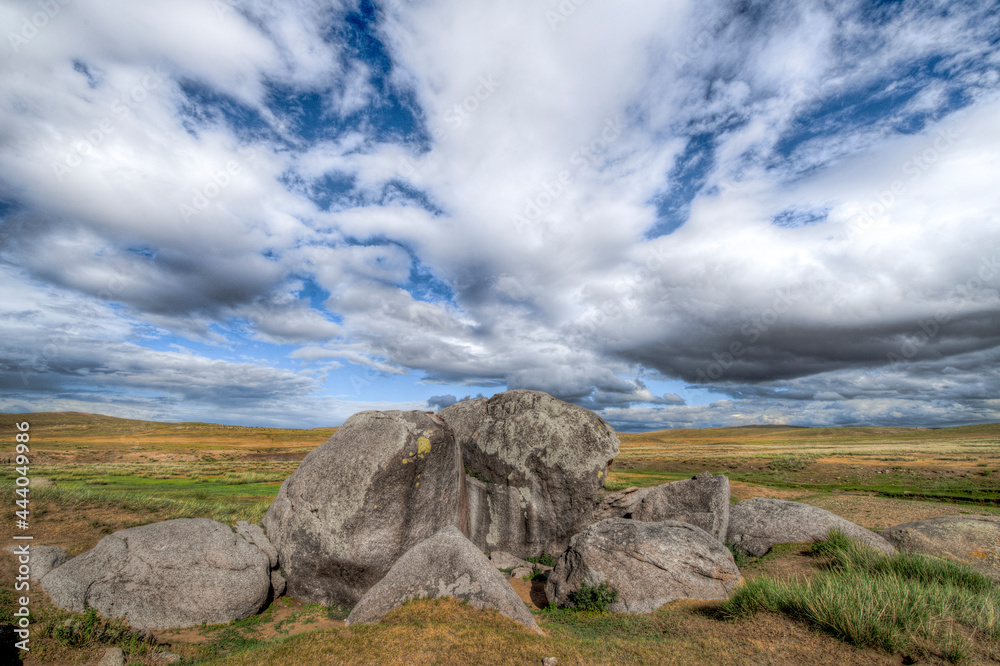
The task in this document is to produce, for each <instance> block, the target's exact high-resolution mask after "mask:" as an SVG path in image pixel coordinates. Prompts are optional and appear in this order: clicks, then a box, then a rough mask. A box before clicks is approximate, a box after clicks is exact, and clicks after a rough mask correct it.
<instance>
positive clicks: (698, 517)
mask: <svg viewBox="0 0 1000 666" xmlns="http://www.w3.org/2000/svg"><path fill="white" fill-rule="evenodd" d="M624 517H625V518H632V519H633V520H641V521H642V522H644V523H657V522H660V521H661V520H676V521H678V522H681V523H688V524H689V525H694V526H695V527H700V528H701V529H703V530H705V531H706V532H708V533H709V534H711V535H712V536H713V537H714V538H716V539H718V540H719V541H725V539H726V530H727V529H728V527H729V479H728V478H726V477H725V476H723V475H722V474H718V475H712V474H709V473H708V472H702V473H701V474H699V475H698V476H696V477H693V478H691V479H685V480H683V481H675V482H673V483H664V484H663V485H660V486H657V487H655V488H651V489H650V490H649V492H647V493H644V494H643V496H642V497H641V498H640V499H639V502H638V504H636V505H635V507H634V508H633V509H632V514H631V516H628V515H626V516H624Z"/></svg>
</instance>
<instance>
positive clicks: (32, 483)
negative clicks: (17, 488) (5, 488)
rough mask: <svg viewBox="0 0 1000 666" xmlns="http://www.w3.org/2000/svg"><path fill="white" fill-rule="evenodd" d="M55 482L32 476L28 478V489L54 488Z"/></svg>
mask: <svg viewBox="0 0 1000 666" xmlns="http://www.w3.org/2000/svg"><path fill="white" fill-rule="evenodd" d="M55 486H56V482H55V481H53V480H52V479H49V478H46V477H44V476H32V477H29V478H28V487H29V488H31V489H32V490H38V489H39V488H55Z"/></svg>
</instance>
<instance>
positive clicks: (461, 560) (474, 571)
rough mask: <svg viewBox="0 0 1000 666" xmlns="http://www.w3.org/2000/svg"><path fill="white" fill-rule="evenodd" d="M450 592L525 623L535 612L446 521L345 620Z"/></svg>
mask: <svg viewBox="0 0 1000 666" xmlns="http://www.w3.org/2000/svg"><path fill="white" fill-rule="evenodd" d="M445 596H451V597H455V598H457V599H464V600H466V601H468V602H469V603H470V604H471V605H472V606H475V607H476V608H496V609H497V610H498V611H500V613H502V614H503V615H505V616H507V617H509V618H510V619H512V620H514V621H515V622H519V623H521V624H523V625H524V626H526V627H529V628H533V629H537V625H536V623H535V618H534V616H533V615H532V614H531V612H530V611H529V610H528V607H527V606H525V605H524V602H523V601H521V599H520V597H518V596H517V593H515V592H514V589H513V588H512V587H511V586H510V585H509V584H508V583H507V580H506V579H505V578H504V576H503V574H501V573H500V572H499V571H498V570H497V569H496V567H495V566H493V564H492V563H491V562H490V561H489V560H488V559H486V556H485V555H483V553H482V552H481V551H480V550H479V549H478V548H476V547H475V546H474V545H473V544H472V542H470V541H469V540H468V539H466V538H465V536H464V535H463V534H462V533H461V532H460V531H458V529H457V528H454V527H448V528H445V529H443V530H441V531H440V532H438V533H437V534H435V535H434V536H432V537H431V538H429V539H427V540H425V541H423V542H421V543H419V544H417V545H416V546H414V547H413V548H411V549H410V550H409V551H407V552H406V554H405V555H403V557H401V558H399V560H398V561H397V562H396V563H395V564H394V565H393V567H392V569H390V570H389V573H387V574H386V576H385V578H383V579H382V580H380V581H379V582H378V584H377V585H375V586H374V587H373V588H371V589H370V590H369V591H368V592H367V593H366V594H365V596H364V597H362V599H361V601H359V602H358V604H357V605H356V606H355V607H354V609H353V610H352V611H351V614H350V615H349V616H348V617H347V624H349V625H350V624H355V623H357V622H374V621H376V620H378V619H379V618H381V617H383V616H384V615H386V614H387V613H389V612H391V611H392V610H394V609H396V608H398V607H399V606H401V605H402V604H403V602H404V601H406V600H407V599H413V598H416V597H445Z"/></svg>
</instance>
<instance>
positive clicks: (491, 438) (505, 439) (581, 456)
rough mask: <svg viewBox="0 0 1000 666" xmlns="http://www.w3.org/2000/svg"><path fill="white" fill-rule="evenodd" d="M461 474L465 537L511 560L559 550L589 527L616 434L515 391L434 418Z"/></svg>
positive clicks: (565, 407)
mask: <svg viewBox="0 0 1000 666" xmlns="http://www.w3.org/2000/svg"><path fill="white" fill-rule="evenodd" d="M439 416H440V417H441V418H442V419H444V420H445V421H447V422H448V424H449V425H450V426H451V427H452V429H453V430H454V432H455V438H456V440H457V441H458V443H459V445H460V446H461V448H462V456H463V462H464V465H465V469H466V471H467V472H468V476H467V477H466V483H467V487H468V494H469V531H468V534H469V538H470V539H471V540H472V542H473V543H475V544H476V546H478V547H479V548H480V549H483V550H488V551H492V550H505V551H509V552H511V553H513V554H514V555H517V556H518V557H534V556H538V555H541V554H542V553H543V552H550V553H555V552H559V551H561V550H563V549H564V548H565V547H566V545H567V544H568V542H569V539H570V537H572V536H573V535H574V534H576V533H577V532H579V531H580V530H582V529H583V528H584V527H586V526H587V525H589V524H590V523H591V522H593V519H594V505H595V498H596V495H597V493H598V490H599V489H601V488H602V487H603V486H604V481H605V478H606V476H607V472H608V468H609V466H610V464H611V461H612V460H614V458H615V457H616V456H617V455H618V446H619V442H618V435H617V434H615V431H614V429H613V428H612V427H611V426H610V425H608V424H607V423H606V422H605V421H604V420H603V419H601V418H600V417H599V416H597V415H596V414H594V413H593V412H591V411H589V410H586V409H583V408H582V407H577V406H575V405H571V404H569V403H566V402H563V401H561V400H557V399H556V398H553V397H552V396H550V395H548V394H547V393H542V392H540V391H526V390H514V391H506V392H504V393H498V394H497V395H495V396H493V397H492V398H490V399H488V400H487V399H486V398H477V399H475V400H467V401H464V402H460V403H456V404H454V405H452V406H450V407H447V408H446V409H443V410H442V411H441V412H439Z"/></svg>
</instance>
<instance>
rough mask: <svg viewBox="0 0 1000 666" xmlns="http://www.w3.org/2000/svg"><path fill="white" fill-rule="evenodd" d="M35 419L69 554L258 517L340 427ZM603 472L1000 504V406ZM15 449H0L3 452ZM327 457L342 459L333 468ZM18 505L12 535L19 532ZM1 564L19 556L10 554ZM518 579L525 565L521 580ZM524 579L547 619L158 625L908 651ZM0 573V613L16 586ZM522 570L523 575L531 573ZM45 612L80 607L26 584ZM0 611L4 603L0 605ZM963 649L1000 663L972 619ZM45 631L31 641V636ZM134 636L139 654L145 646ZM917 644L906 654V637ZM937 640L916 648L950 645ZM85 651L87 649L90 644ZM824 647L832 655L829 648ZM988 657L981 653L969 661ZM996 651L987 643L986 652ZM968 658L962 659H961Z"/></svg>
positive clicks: (7, 472) (665, 652) (261, 653)
mask: <svg viewBox="0 0 1000 666" xmlns="http://www.w3.org/2000/svg"><path fill="white" fill-rule="evenodd" d="M21 421H28V422H29V423H30V424H31V429H30V433H31V443H30V445H31V459H32V465H31V475H32V476H33V477H45V478H48V479H51V480H52V481H54V482H55V485H54V486H51V487H39V488H37V489H34V490H33V491H32V493H31V498H32V505H31V509H32V514H31V518H32V521H31V522H32V532H33V534H34V535H35V539H36V543H45V544H53V545H60V546H62V547H64V548H66V549H67V550H68V551H69V552H70V553H71V554H78V553H80V552H83V551H85V550H88V549H89V548H92V547H93V546H94V545H95V544H96V543H97V541H98V540H99V539H100V538H101V537H103V536H104V535H106V534H109V533H111V532H113V531H115V530H118V529H121V528H123V527H128V526H134V525H140V524H145V523H149V522H154V521H158V520H164V519H169V518H177V517H209V518H213V519H215V520H219V521H221V522H226V523H234V522H235V521H237V520H242V519H246V520H251V521H257V520H259V519H260V518H261V517H262V516H263V514H264V512H265V511H266V510H267V507H268V506H269V504H270V502H271V500H272V499H273V497H274V495H275V494H276V493H277V491H278V487H279V485H280V483H281V481H282V480H283V479H285V478H286V477H287V476H288V475H289V474H291V472H292V471H293V470H294V469H295V467H296V466H297V464H298V462H299V461H300V460H301V459H302V458H303V457H304V456H305V455H306V454H307V453H308V452H309V451H310V450H312V449H313V448H315V447H316V446H318V445H319V444H321V443H322V442H323V441H325V440H326V439H327V438H328V437H329V436H330V434H332V432H334V430H335V428H321V429H314V430H282V429H271V428H243V427H230V426H218V425H210V424H197V423H183V424H165V423H150V422H144V421H132V420H126V419H114V418H111V417H103V416H92V415H86V414H73V413H70V414H23V415H0V433H9V434H10V437H8V438H7V439H8V441H9V442H11V445H10V446H9V447H6V448H7V450H8V451H9V452H10V453H9V455H13V433H14V432H15V430H14V426H13V424H14V423H15V422H21ZM621 440H622V449H621V455H620V456H619V458H618V459H617V460H616V461H615V463H614V465H613V467H612V472H611V474H610V476H609V481H608V486H609V487H610V488H613V489H614V488H625V487H628V486H631V485H635V486H647V485H656V484H659V483H664V482H667V481H672V480H677V479H681V478H687V477H690V476H691V475H692V474H695V473H698V472H701V471H706V470H707V471H711V472H714V473H723V474H726V475H727V476H729V478H730V480H731V482H732V490H733V496H734V499H742V498H746V497H751V496H770V497H780V498H784V499H795V500H797V501H803V502H806V503H809V504H813V505H816V506H820V507H822V508H826V509H829V510H831V511H833V512H834V513H837V514H839V515H843V516H844V517H846V518H848V519H849V520H852V521H854V522H857V523H858V524H861V525H863V526H865V527H869V528H872V529H881V528H884V527H888V526H890V525H894V524H898V523H901V522H906V521H909V520H916V519H922V518H928V517H933V516H941V515H949V514H957V513H973V514H984V515H1000V424H994V425H986V426H973V427H968V428H950V429H942V430H924V429H911V428H816V429H806V428H787V427H749V428H722V429H710V430H679V431H663V432H654V433H640V434H622V435H621ZM7 455H8V454H7V453H6V452H4V451H3V450H2V449H0V459H3V458H5V457H6V456H7ZM13 467H14V465H13V463H11V464H6V465H4V466H3V467H2V468H0V489H2V491H0V492H2V493H3V496H6V497H8V498H10V504H11V507H12V508H11V510H13V477H14V471H13ZM332 473H335V471H333V472H332ZM12 532H13V525H12V521H10V520H8V521H4V523H3V536H4V538H5V541H7V543H11V540H10V537H11V536H12ZM821 564H822V563H821V562H820V561H819V560H817V558H816V557H815V556H812V555H810V554H809V553H808V548H806V549H803V548H802V547H794V546H793V547H782V548H779V549H775V551H774V552H773V553H771V554H769V555H767V556H765V557H764V558H761V559H760V560H757V561H754V562H751V563H749V564H747V565H746V566H745V567H744V568H743V572H744V574H745V576H746V577H747V578H748V579H753V578H755V577H759V576H766V577H771V578H774V577H779V578H780V577H787V576H791V575H801V576H804V577H806V578H808V577H810V576H812V575H813V574H814V573H816V572H818V571H819V570H820V569H821V568H822V567H821ZM0 565H2V567H3V569H4V571H3V576H4V579H5V580H10V579H11V578H9V577H12V576H13V569H12V566H13V562H12V560H11V558H9V557H8V556H5V557H3V558H0ZM515 582H517V581H515ZM518 585H520V587H517V586H516V587H515V589H518V592H519V594H522V597H524V598H525V599H526V601H531V600H532V599H534V600H535V602H533V603H532V604H531V607H532V608H533V609H534V610H535V611H536V612H537V613H538V614H539V615H538V619H539V623H540V625H541V626H542V628H543V629H544V630H545V632H546V633H547V636H545V637H537V636H533V635H529V634H526V633H525V632H523V631H521V630H520V629H519V628H518V627H517V626H515V625H513V624H511V623H509V622H506V621H501V620H498V619H496V618H493V617H491V616H490V615H489V614H486V613H483V612H480V611H475V610H474V609H470V608H468V607H465V606H463V605H462V604H458V603H454V602H448V601H422V602H417V603H414V604H410V605H407V606H406V607H404V608H403V609H401V610H400V611H397V612H396V613H395V614H394V615H393V616H392V618H391V619H390V620H388V621H386V622H384V623H380V624H377V625H372V626H363V627H351V628H349V629H348V628H345V627H343V623H342V621H341V618H342V617H343V614H342V612H343V609H334V610H333V611H330V610H328V609H325V608H321V607H318V606H309V605H307V604H301V603H299V602H295V601H293V600H287V599H280V600H278V602H276V603H275V604H273V605H272V606H271V608H270V609H269V610H268V611H267V612H266V613H264V614H263V615H262V616H260V617H258V618H251V619H250V620H246V621H244V622H242V623H236V625H233V626H224V627H214V628H212V627H208V628H194V629H190V630H184V631H175V632H160V635H158V638H159V639H160V640H161V641H163V642H165V643H169V644H170V646H171V647H170V648H169V649H170V650H171V651H174V652H177V653H180V654H183V655H185V656H186V657H188V658H190V659H195V660H197V661H199V662H200V663H226V664H243V663H247V664H249V663H253V664H266V663H275V664H278V663H296V662H297V663H313V662H312V659H313V657H315V658H325V659H328V660H330V663H456V664H457V663H479V662H480V661H484V660H485V661H490V662H495V663H540V662H541V658H542V657H545V656H557V657H559V663H560V664H561V665H562V664H573V663H678V664H686V663H691V664H695V663H705V661H714V662H717V663H733V664H740V663H745V664H757V663H773V664H798V663H831V664H834V663H838V664H839V663H844V664H899V663H901V659H902V657H901V656H900V655H899V654H887V653H884V652H879V651H877V650H876V649H873V648H858V647H854V646H852V645H849V644H848V643H846V642H844V641H842V640H840V639H837V638H834V637H833V636H830V635H828V634H826V633H822V632H820V631H817V630H814V629H810V628H808V627H807V625H806V624H805V623H804V622H803V621H801V620H798V619H793V618H790V617H787V616H785V615H779V614H773V613H759V614H757V615H755V616H754V617H752V618H744V619H740V620H726V619H724V618H723V617H722V613H721V610H720V607H721V604H719V603H717V602H698V603H692V602H687V603H674V604H669V605H668V606H667V607H665V608H663V609H661V610H660V611H658V612H656V613H653V614H650V615H648V616H635V617H622V616H607V615H603V616H602V615H599V614H596V615H592V614H580V613H571V612H567V611H552V610H543V609H542V608H540V607H539V606H541V605H543V604H539V603H537V590H536V594H535V595H534V596H532V594H531V591H532V590H531V585H530V584H527V583H525V584H523V585H521V584H520V583H518ZM9 587H10V586H9V585H7V584H5V585H4V588H3V589H4V591H3V593H2V595H3V596H2V597H0V601H2V606H3V608H2V609H0V610H2V612H3V614H4V615H7V614H9V613H10V612H11V611H10V610H9V605H10V603H11V602H12V599H11V597H10V595H11V594H12V593H11V592H8V591H7V590H8V589H9ZM521 588H523V589H521ZM32 603H33V604H35V608H34V612H35V614H36V617H35V621H36V624H35V626H36V627H38V628H39V633H44V631H43V630H44V627H47V626H56V624H58V623H59V622H62V621H63V620H64V618H66V617H69V614H66V613H63V612H62V611H59V610H57V609H54V608H52V607H51V605H49V604H48V603H47V602H46V601H45V600H44V599H43V598H42V596H41V595H36V596H34V597H33V601H32ZM2 621H3V619H2V618H0V622H2ZM966 638H967V639H968V640H969V641H971V643H970V645H971V647H970V648H969V649H968V650H966V654H968V655H971V657H969V659H972V661H969V660H968V659H966V662H967V663H1000V655H998V654H997V653H996V651H994V652H990V651H989V649H987V648H984V647H981V646H980V644H979V643H978V642H977V641H979V639H978V638H976V637H975V636H971V637H966ZM36 641H37V642H36ZM67 642H72V641H68V639H66V637H62V639H61V640H60V639H59V638H58V637H45V636H43V635H38V634H36V635H35V636H34V637H33V642H32V645H33V647H34V648H35V649H33V650H32V653H31V656H30V657H28V658H27V659H26V660H25V662H24V663H27V664H41V663H81V664H82V663H96V660H95V657H97V658H99V656H100V654H101V653H102V652H103V649H104V648H105V647H106V645H103V644H101V643H100V642H99V641H96V642H95V641H89V642H87V641H84V642H83V644H82V645H74V646H68V645H66V644H65V643H67ZM140 653H141V650H139V651H135V652H133V654H134V661H130V663H151V662H149V661H148V659H149V657H148V655H147V656H144V655H142V654H140ZM911 656H912V655H911ZM945 656H947V655H945V654H944V653H943V652H942V653H941V654H935V653H934V652H933V650H932V651H930V652H928V653H927V654H925V655H923V656H921V657H920V663H928V664H934V663H947V662H946V661H945ZM88 660H90V661H89V662H88ZM824 660H825V661H824ZM976 660H980V661H976ZM983 660H985V661H983ZM959 661H961V660H959Z"/></svg>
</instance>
